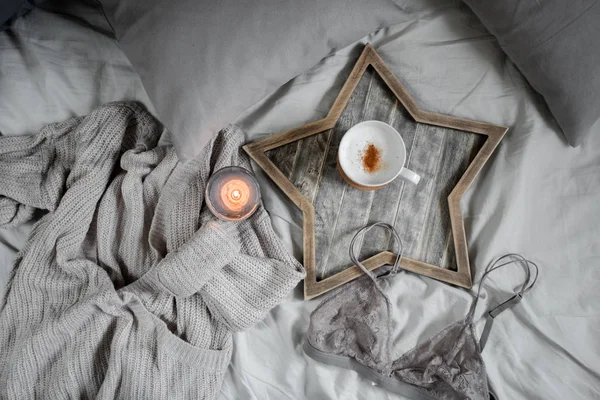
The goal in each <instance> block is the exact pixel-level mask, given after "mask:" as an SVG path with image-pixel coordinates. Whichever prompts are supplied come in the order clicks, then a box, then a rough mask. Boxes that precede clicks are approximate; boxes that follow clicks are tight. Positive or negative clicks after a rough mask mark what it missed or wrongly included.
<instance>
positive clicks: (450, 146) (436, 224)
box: [244, 45, 508, 299]
mask: <svg viewBox="0 0 600 400" xmlns="http://www.w3.org/2000/svg"><path fill="white" fill-rule="evenodd" d="M365 120H381V121H384V122H387V123H389V124H390V125H392V126H394V128H396V130H397V131H398V132H400V134H401V135H402V138H403V139H404V142H405V143H406V148H407V153H408V159H407V167H408V168H410V169H411V170H413V171H415V172H416V173H418V174H419V175H421V182H420V183H419V184H418V185H414V184H411V183H404V182H403V181H402V180H400V179H396V180H395V181H393V182H392V183H390V184H388V185H387V186H385V187H383V188H381V189H379V190H376V191H362V190H359V189H355V188H353V187H351V186H350V185H348V184H347V183H346V182H345V181H344V180H343V178H342V177H341V176H340V174H339V172H338V171H337V168H336V158H337V149H338V145H339V141H340V140H341V138H342V136H343V135H344V133H345V132H346V131H347V130H348V129H349V128H350V127H352V126H354V125H355V124H357V123H359V122H361V121H365ZM507 130H508V128H506V127H503V126H497V125H492V124H488V123H485V122H479V121H470V120H466V119H461V118H456V117H452V116H449V115H442V114H436V113H432V112H428V111H423V110H421V109H420V108H419V107H418V106H417V104H416V103H415V101H414V100H413V99H412V98H411V96H410V95H409V94H408V93H407V92H406V90H405V89H404V87H403V86H402V84H401V83H400V81H399V80H398V79H397V78H396V77H395V76H394V74H393V73H392V72H391V71H390V70H389V69H388V68H387V66H386V65H385V64H384V62H383V60H382V59H381V57H380V56H379V54H377V52H376V51H375V50H374V49H373V48H372V47H371V46H370V45H366V46H365V49H364V50H363V52H362V54H361V55H360V57H359V59H358V61H357V62H356V65H355V66H354V69H353V70H352V72H351V73H350V76H349V77H348V80H347V81H346V83H345V84H344V86H343V88H342V90H341V92H340V94H339V95H338V97H337V99H336V100H335V103H334V104H333V106H332V107H331V110H330V111H329V113H328V114H327V116H326V117H325V118H323V119H321V120H319V121H315V122H311V123H308V124H306V125H303V126H300V127H298V128H296V129H292V130H290V131H287V132H284V133H281V134H277V135H274V136H270V137H268V138H266V139H263V140H260V141H257V142H253V143H250V144H247V145H245V146H244V149H245V150H246V152H247V153H248V154H249V155H250V157H251V158H252V159H253V160H254V161H256V163H257V164H258V165H259V166H260V167H261V168H262V169H263V170H264V171H265V172H266V173H267V175H268V176H269V177H270V178H271V179H272V180H273V181H274V182H275V183H276V184H277V186H279V188H280V189H281V190H282V191H283V192H284V193H285V194H286V195H287V196H288V197H289V198H290V199H291V200H292V201H293V202H294V204H296V206H298V208H299V209H300V210H301V211H302V214H303V240H304V267H305V269H306V279H305V280H304V296H305V298H306V299H310V298H313V297H316V296H318V295H320V294H323V293H325V292H327V291H329V290H331V289H333V288H335V287H338V286H340V285H342V284H344V283H346V282H349V281H351V280H353V279H355V278H357V277H358V276H360V275H361V274H362V272H361V271H360V269H359V268H358V267H356V266H354V265H352V262H351V261H350V257H349V255H348V245H349V243H350V240H351V238H352V236H353V235H354V234H355V233H356V231H357V230H358V229H359V228H361V227H362V226H364V225H366V224H368V223H372V222H377V221H383V222H387V223H389V224H391V225H393V226H395V227H396V229H397V230H398V232H399V234H400V236H401V238H402V240H403V243H404V251H403V257H402V262H401V267H402V268H404V269H405V270H408V271H412V272H415V273H418V274H422V275H426V276H429V277H431V278H435V279H438V280H440V281H444V282H447V283H450V284H453V285H457V286H462V287H466V288H470V287H471V286H472V281H471V268H470V266H469V256H468V249H467V241H466V237H465V228H464V223H463V217H462V212H461V208H460V200H461V198H462V196H463V194H464V193H465V191H466V190H467V188H468V187H469V185H470V184H471V183H472V182H473V180H474V179H475V177H476V176H477V174H478V173H479V171H480V170H481V168H482V167H483V165H484V164H485V163H486V161H487V160H488V159H489V157H490V155H491V154H492V153H493V151H494V149H495V148H496V146H498V143H499V142H500V140H501V139H502V137H503V136H504V134H505V133H506V131H507ZM390 245H391V243H390V237H389V235H388V234H384V233H383V232H373V233H372V234H371V235H370V236H369V237H368V238H366V239H365V240H364V242H363V246H362V250H361V260H364V264H365V265H366V266H367V268H369V269H370V270H373V269H375V268H378V267H380V266H382V265H386V264H392V263H393V262H394V260H395V257H396V255H395V254H394V253H393V252H391V251H387V250H384V249H388V248H390ZM382 250H383V251H382Z"/></svg>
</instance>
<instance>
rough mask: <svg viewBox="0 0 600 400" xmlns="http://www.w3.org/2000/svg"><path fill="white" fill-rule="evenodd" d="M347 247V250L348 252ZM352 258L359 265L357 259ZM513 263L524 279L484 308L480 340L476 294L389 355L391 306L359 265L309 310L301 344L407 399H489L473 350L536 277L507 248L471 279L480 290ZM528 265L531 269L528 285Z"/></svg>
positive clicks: (478, 349)
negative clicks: (463, 312)
mask: <svg viewBox="0 0 600 400" xmlns="http://www.w3.org/2000/svg"><path fill="white" fill-rule="evenodd" d="M381 225H382V224H375V226H381ZM372 227H373V226H369V227H366V228H363V230H365V229H366V230H368V229H370V228H372ZM383 227H385V228H388V226H383ZM367 228H368V229H367ZM388 229H393V228H391V227H389V228H388ZM363 230H361V231H359V233H361V232H362V231H363ZM357 236H358V234H357ZM397 240H398V238H397ZM352 247H353V245H351V256H352V257H353V258H355V257H354V256H353V250H352ZM399 258H400V257H399ZM507 258H508V259H509V261H506V259H507ZM353 261H354V262H357V265H358V266H359V267H361V268H364V266H362V264H360V263H359V262H358V261H357V260H353ZM502 261H504V262H503V263H502ZM517 262H520V263H523V265H526V266H527V281H526V282H525V284H524V285H523V287H522V288H521V291H520V292H519V293H517V295H516V296H514V297H513V298H511V299H509V300H508V301H506V302H504V303H502V304H501V305H500V306H498V307H496V308H495V309H493V310H492V311H490V312H488V313H487V317H488V321H487V323H486V326H485V328H484V333H483V335H482V337H481V339H480V340H477V337H476V333H475V328H474V326H473V314H474V311H475V306H476V304H477V299H478V298H479V293H478V294H477V298H476V299H475V301H474V302H473V304H472V306H471V310H470V311H469V313H468V314H467V316H465V317H464V318H463V319H461V320H459V321H457V322H455V323H453V324H451V325H449V326H447V327H446V328H445V329H443V330H442V331H441V332H439V333H438V334H436V335H435V336H433V337H431V338H429V339H428V340H426V341H424V342H421V343H419V344H418V345H417V346H415V347H414V348H413V349H412V350H410V351H409V352H407V353H405V354H404V355H402V356H401V357H400V358H399V359H397V360H392V359H391V353H392V351H391V349H392V343H391V340H392V315H391V313H392V305H391V302H390V300H389V298H388V297H387V295H386V294H385V293H384V291H383V290H382V289H381V287H380V286H379V284H378V283H377V280H376V278H375V277H374V275H373V274H372V273H371V272H369V271H368V270H366V268H364V271H365V272H367V273H366V274H365V276H362V277H360V278H358V279H356V280H354V281H353V282H350V283H348V284H346V285H344V286H342V287H341V288H338V289H336V290H335V291H334V292H332V293H331V294H330V295H329V296H328V297H327V298H326V299H325V300H324V301H323V302H322V303H321V304H320V305H319V306H318V307H317V308H316V309H315V310H314V311H313V313H312V314H311V317H310V325H309V328H308V336H307V341H306V342H305V345H304V350H305V352H306V353H307V354H308V355H309V356H311V357H312V358H315V359H316V360H317V361H322V362H324V363H328V364H333V365H337V366H341V367H345V368H349V369H355V370H357V371H358V372H359V373H363V374H366V375H367V378H369V379H372V380H374V381H376V382H378V383H380V384H382V386H384V387H385V388H386V389H388V390H391V391H394V392H397V393H400V394H403V395H405V396H406V397H409V398H411V399H416V400H421V399H442V400H450V399H477V400H479V399H489V398H490V393H489V389H488V380H487V374H486V370H485V365H484V362H483V358H482V357H481V351H482V349H483V346H484V345H485V341H486V340H487V337H488V335H489V332H490V329H491V325H492V322H493V318H494V317H495V316H496V315H498V314H499V313H501V312H502V311H504V310H506V309H508V308H510V307H512V306H514V305H515V304H517V303H518V302H519V301H520V300H521V298H522V294H523V293H525V292H526V291H528V290H529V289H531V287H532V286H533V284H534V283H535V280H536V279H537V266H536V265H535V264H534V263H532V262H531V261H528V260H525V259H524V258H522V257H521V256H519V255H515V254H507V255H506V256H503V257H501V258H499V259H498V260H497V261H496V262H495V263H494V264H492V266H491V267H490V268H488V269H487V270H486V272H485V274H484V276H483V277H482V280H481V281H480V285H479V291H481V287H482V283H483V280H484V279H485V277H487V275H488V274H489V273H490V272H492V271H493V270H495V269H497V268H499V267H502V266H504V265H508V264H512V263H517ZM398 263H399V261H397V263H396V265H395V266H394V269H393V270H392V273H395V269H396V268H397V266H398ZM530 264H531V265H533V266H535V268H536V274H535V278H534V280H533V282H532V283H531V284H529V281H530V275H531V274H530V267H529V266H530ZM528 284H529V286H528ZM364 367H367V368H364Z"/></svg>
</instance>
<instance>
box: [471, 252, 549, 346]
mask: <svg viewBox="0 0 600 400" xmlns="http://www.w3.org/2000/svg"><path fill="white" fill-rule="evenodd" d="M510 264H519V265H522V266H524V267H525V268H526V273H527V277H526V279H525V282H523V285H522V286H521V289H520V290H519V291H518V292H517V293H516V294H515V295H514V296H513V297H511V298H510V299H508V300H506V301H505V302H503V303H501V304H499V305H497V306H496V307H494V308H492V309H491V310H489V311H488V312H487V313H486V321H485V326H484V327H483V332H482V333H481V338H480V339H479V347H480V349H481V351H483V349H484V347H485V345H486V343H487V340H488V338H489V336H490V332H491V330H492V325H493V324H494V318H496V317H497V316H498V315H500V314H501V313H502V312H503V311H505V310H508V309H509V308H512V307H514V306H516V305H517V304H519V303H520V302H521V300H522V299H523V294H525V293H527V292H528V291H530V290H531V288H533V285H535V282H536V281H537V278H538V274H539V268H538V266H537V265H536V264H535V263H534V262H533V261H530V260H527V259H526V258H525V257H523V256H522V255H520V254H515V253H510V254H506V255H503V256H502V257H500V258H498V259H497V260H496V261H494V262H493V263H492V264H491V265H490V266H489V267H488V268H487V269H486V271H485V273H484V274H483V276H482V277H481V281H479V289H478V290H477V297H476V298H475V301H474V302H473V304H472V305H471V310H469V314H468V317H469V318H473V314H474V313H475V307H476V306H477V302H478V300H479V295H480V294H481V288H482V287H483V282H484V281H485V278H487V276H488V275H489V274H490V273H491V272H493V271H495V270H497V269H498V268H501V267H504V266H506V265H510ZM532 267H533V268H534V269H535V276H534V277H533V280H532V278H531V270H532Z"/></svg>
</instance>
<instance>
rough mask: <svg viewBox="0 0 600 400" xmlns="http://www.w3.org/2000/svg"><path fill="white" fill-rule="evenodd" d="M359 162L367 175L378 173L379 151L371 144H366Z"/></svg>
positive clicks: (379, 163) (379, 165) (379, 166)
mask: <svg viewBox="0 0 600 400" xmlns="http://www.w3.org/2000/svg"><path fill="white" fill-rule="evenodd" d="M361 161H362V166H363V168H364V170H365V171H366V172H367V173H369V174H372V173H374V172H377V171H379V170H380V169H381V150H379V149H378V148H377V147H376V146H375V145H374V144H373V143H368V144H367V147H366V148H365V149H364V151H363V154H362V157H361Z"/></svg>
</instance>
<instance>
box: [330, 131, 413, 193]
mask: <svg viewBox="0 0 600 400" xmlns="http://www.w3.org/2000/svg"><path fill="white" fill-rule="evenodd" d="M370 145H372V146H374V148H375V149H376V154H377V155H378V157H379V161H378V165H377V168H373V170H372V171H368V170H367V169H365V163H364V159H363V157H364V155H365V151H367V148H368V147H369V146H370ZM405 163H406V146H405V145H404V140H402V136H400V134H399V133H398V131H396V130H395V129H394V128H393V127H392V126H390V125H388V124H386V123H385V122H381V121H364V122H361V123H358V124H356V125H354V126H353V127H352V128H350V129H348V131H347V132H346V133H345V134H344V137H342V140H341V141H340V146H339V149H338V167H339V169H340V172H341V173H342V176H343V177H344V179H346V181H348V183H350V184H352V185H353V186H355V187H358V188H359V189H364V190H374V189H378V188H380V187H382V186H385V185H387V184H388V183H390V182H391V181H393V180H394V179H396V178H397V177H398V176H400V177H401V178H403V179H404V180H406V181H408V182H412V183H414V184H418V183H419V180H420V179H421V177H420V176H419V175H418V174H416V173H415V172H413V171H411V170H409V169H407V168H405V167H404V164H405Z"/></svg>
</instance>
